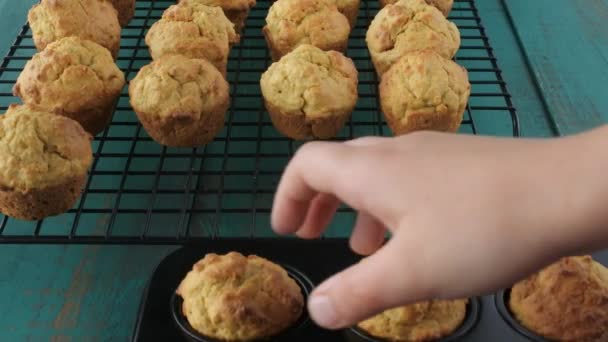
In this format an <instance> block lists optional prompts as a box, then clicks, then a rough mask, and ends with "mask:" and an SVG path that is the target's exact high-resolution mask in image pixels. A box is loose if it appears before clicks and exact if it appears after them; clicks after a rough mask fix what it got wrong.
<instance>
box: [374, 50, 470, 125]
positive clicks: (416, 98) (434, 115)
mask: <svg viewBox="0 0 608 342" xmlns="http://www.w3.org/2000/svg"><path fill="white" fill-rule="evenodd" d="M379 88H380V90H379V95H380V107H381V108H382V112H383V113H384V118H385V119H386V121H387V123H388V125H389V127H390V128H391V130H392V131H393V134H395V135H401V134H406V133H409V132H413V131H418V130H434V131H445V132H456V131H458V128H459V127H460V124H461V122H462V117H463V113H464V110H465V108H466V106H467V102H468V100H469V94H470V93H471V85H470V84H469V78H468V74H467V71H466V70H465V69H464V68H463V67H461V66H459V65H458V64H456V63H454V62H453V61H451V60H449V59H445V58H443V57H441V56H439V55H438V54H437V53H435V52H433V51H429V50H427V51H417V52H412V53H408V54H406V55H405V56H403V57H401V59H399V60H398V61H397V63H395V64H394V65H393V66H392V67H391V68H390V69H389V70H388V71H387V72H386V74H384V76H383V77H382V80H381V82H380V86H379Z"/></svg>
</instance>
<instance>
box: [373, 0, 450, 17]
mask: <svg viewBox="0 0 608 342" xmlns="http://www.w3.org/2000/svg"><path fill="white" fill-rule="evenodd" d="M397 1H398V0H380V7H384V6H386V5H389V4H394V3H396V2H397ZM425 1H426V3H427V4H429V5H431V6H434V7H435V8H437V9H438V10H440V11H441V13H443V15H444V16H445V17H447V16H448V15H449V14H450V12H451V11H452V7H453V6H454V0H425Z"/></svg>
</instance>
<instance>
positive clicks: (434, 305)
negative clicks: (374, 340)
mask: <svg viewBox="0 0 608 342" xmlns="http://www.w3.org/2000/svg"><path fill="white" fill-rule="evenodd" d="M467 302H468V300H467V299H457V300H432V301H425V302H420V303H415V304H411V305H406V306H402V307H399V308H394V309H390V310H387V311H384V312H382V313H380V314H379V315H376V316H374V317H372V318H370V319H368V320H365V321H363V322H360V323H359V324H358V325H357V327H358V328H359V329H361V330H363V331H365V332H367V333H368V334H370V335H372V336H375V337H379V338H382V339H387V340H389V341H393V342H398V341H399V342H401V341H403V342H405V341H408V342H414V341H432V340H437V339H440V338H442V337H445V336H448V335H450V334H451V333H453V332H454V331H455V330H456V329H458V327H460V325H462V322H463V321H464V319H465V317H466V310H467V309H466V307H467Z"/></svg>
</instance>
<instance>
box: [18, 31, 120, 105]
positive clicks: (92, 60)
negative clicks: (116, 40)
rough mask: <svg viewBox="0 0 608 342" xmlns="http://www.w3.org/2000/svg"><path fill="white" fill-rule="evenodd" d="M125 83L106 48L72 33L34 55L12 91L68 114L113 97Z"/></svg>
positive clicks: (21, 96) (27, 101)
mask: <svg viewBox="0 0 608 342" xmlns="http://www.w3.org/2000/svg"><path fill="white" fill-rule="evenodd" d="M124 85H125V77H124V74H123V73H122V72H121V71H120V69H119V68H118V67H117V66H116V64H114V60H113V59H112V56H111V55H110V52H109V51H108V50H107V49H105V48H103V47H102V46H101V45H99V44H97V43H94V42H92V41H90V40H83V39H80V38H78V37H74V36H72V37H67V38H62V39H60V40H58V41H56V42H54V43H52V44H50V45H49V46H48V47H47V48H46V49H44V50H43V51H42V52H39V53H37V54H35V55H34V56H33V57H32V59H31V60H30V61H28V62H27V64H26V65H25V68H24V69H23V72H22V73H21V74H20V75H19V78H18V79H17V83H16V84H15V87H14V88H13V92H14V93H15V95H16V96H19V97H20V98H21V99H22V100H23V102H25V103H28V104H35V105H37V106H40V107H42V108H46V109H48V110H51V109H52V110H53V111H58V112H68V113H69V112H76V111H79V110H82V109H83V108H94V107H95V106H97V105H98V104H99V103H100V102H104V101H107V99H113V98H115V97H116V96H117V95H118V94H119V93H120V91H121V89H122V87H123V86H124Z"/></svg>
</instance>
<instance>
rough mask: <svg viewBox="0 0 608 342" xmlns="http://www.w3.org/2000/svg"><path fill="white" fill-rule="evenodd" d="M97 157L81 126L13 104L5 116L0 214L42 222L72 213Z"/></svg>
mask: <svg viewBox="0 0 608 342" xmlns="http://www.w3.org/2000/svg"><path fill="white" fill-rule="evenodd" d="M92 154H93V153H92V151H91V136H90V135H89V134H87V133H86V132H85V131H84V130H83V129H82V127H81V126H80V125H79V124H78V123H77V122H76V121H73V120H71V119H69V118H65V117H62V116H58V115H54V114H51V113H47V112H44V111H40V110H39V109H35V108H33V107H31V106H27V105H19V106H18V105H11V106H10V107H9V108H8V111H7V112H6V113H5V114H4V115H1V116H0V211H1V212H2V213H3V214H5V215H7V216H11V217H15V218H18V219H25V220H40V219H43V218H45V217H47V216H52V215H58V214H61V213H63V212H65V211H67V210H69V209H70V208H71V207H72V206H73V205H74V203H75V202H76V199H78V197H79V196H80V191H81V189H82V187H83V185H84V183H85V181H86V177H87V170H88V169H89V167H90V166H91V162H92V159H93V158H92Z"/></svg>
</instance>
